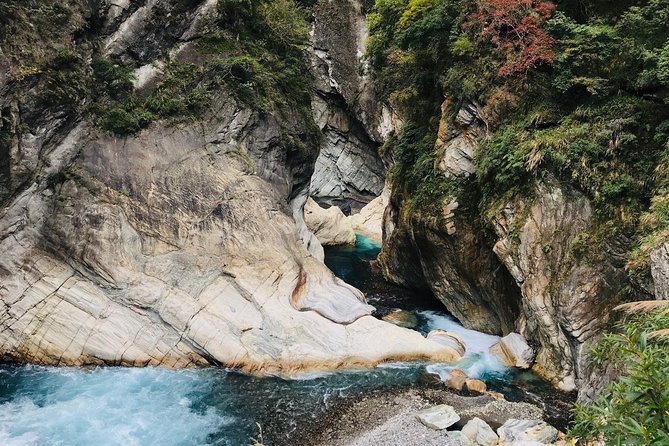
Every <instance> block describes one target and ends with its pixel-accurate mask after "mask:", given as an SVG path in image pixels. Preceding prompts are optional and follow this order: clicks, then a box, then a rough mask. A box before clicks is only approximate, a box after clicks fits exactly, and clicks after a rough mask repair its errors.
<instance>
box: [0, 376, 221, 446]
mask: <svg viewBox="0 0 669 446" xmlns="http://www.w3.org/2000/svg"><path fill="white" fill-rule="evenodd" d="M20 373H21V376H20V381H21V384H20V386H21V389H20V392H17V393H18V394H20V396H18V397H16V398H14V399H11V400H9V401H5V402H4V403H2V404H0V444H2V445H4V446H32V445H39V446H41V445H68V446H69V445H75V446H76V445H82V446H83V445H87V446H88V445H96V446H97V445H101V446H106V445H124V446H126V445H127V446H133V445H142V446H144V445H161V446H163V445H165V446H169V445H175V446H176V445H203V444H206V443H207V438H208V437H209V435H210V434H212V433H214V432H217V431H218V430H219V429H221V428H222V427H224V426H225V425H228V424H230V423H231V422H232V421H233V420H232V419H231V417H226V416H222V415H221V414H218V413H216V412H215V410H214V409H212V408H209V409H206V410H204V411H198V410H196V409H195V408H194V407H193V406H194V405H193V398H195V396H196V395H201V394H203V393H204V392H207V391H208V390H209V388H210V382H209V380H207V379H203V376H202V374H199V373H196V372H194V371H169V370H162V369H152V368H146V369H112V368H102V369H95V370H86V371H83V370H81V369H54V368H44V367H29V368H23V371H22V372H20ZM0 379H1V380H5V379H8V376H7V374H3V376H0ZM14 379H17V378H16V377H14Z"/></svg>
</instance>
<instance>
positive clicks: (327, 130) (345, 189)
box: [310, 0, 392, 198]
mask: <svg viewBox="0 0 669 446" xmlns="http://www.w3.org/2000/svg"><path fill="white" fill-rule="evenodd" d="M315 8H316V9H315V13H314V22H313V30H312V35H313V39H312V45H313V47H312V48H311V51H310V59H311V64H312V67H313V71H314V72H315V73H316V90H317V94H316V96H315V97H314V100H313V104H312V109H313V111H314V119H315V121H316V123H317V124H318V125H319V127H320V128H321V130H322V132H323V135H324V139H325V144H324V146H323V148H322V149H321V152H320V155H319V157H318V159H317V161H316V167H315V171H314V175H313V178H312V182H311V194H312V195H314V196H323V197H327V196H352V197H360V196H362V197H367V198H373V197H377V196H379V195H380V194H381V191H382V190H383V185H384V177H385V168H384V166H383V162H382V161H381V158H380V157H379V155H378V152H377V149H378V147H379V145H380V143H381V142H382V141H383V139H384V138H385V136H387V133H389V132H390V131H392V129H390V130H385V131H384V130H383V129H382V128H383V126H384V125H385V126H386V127H387V126H388V124H387V123H386V124H383V123H384V117H386V119H385V121H388V120H389V119H388V118H387V115H389V114H390V113H389V112H388V111H386V112H385V115H384V112H383V111H378V112H377V109H378V110H382V108H381V107H380V106H379V105H378V104H377V101H376V96H375V94H374V86H373V84H372V82H371V80H370V78H369V76H368V75H367V74H366V67H365V63H364V62H363V60H362V56H363V55H364V52H365V41H366V39H367V35H368V30H367V21H366V17H365V15H364V13H363V11H362V6H361V4H360V2H359V1H357V0H352V1H343V2H332V1H328V0H320V1H319V2H318V3H317V4H316V7H315ZM360 67H363V71H362V72H361V71H360Z"/></svg>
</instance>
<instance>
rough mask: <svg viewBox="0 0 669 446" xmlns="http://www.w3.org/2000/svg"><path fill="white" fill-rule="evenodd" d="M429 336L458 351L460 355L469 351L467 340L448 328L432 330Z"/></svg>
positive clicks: (432, 339) (430, 338)
mask: <svg viewBox="0 0 669 446" xmlns="http://www.w3.org/2000/svg"><path fill="white" fill-rule="evenodd" d="M427 338H428V339H429V340H431V341H434V342H436V343H438V344H441V345H443V346H446V347H448V348H450V349H451V350H453V351H455V352H457V354H458V355H459V356H460V357H462V356H464V355H465V352H466V351H467V346H466V345H465V341H464V340H463V339H462V338H461V337H460V336H458V335H457V334H455V333H451V332H449V331H446V330H432V331H431V332H429V333H428V334H427Z"/></svg>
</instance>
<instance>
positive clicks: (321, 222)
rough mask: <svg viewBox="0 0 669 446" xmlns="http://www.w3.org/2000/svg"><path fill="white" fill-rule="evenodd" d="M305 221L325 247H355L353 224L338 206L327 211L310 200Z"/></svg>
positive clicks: (306, 208) (305, 210)
mask: <svg viewBox="0 0 669 446" xmlns="http://www.w3.org/2000/svg"><path fill="white" fill-rule="evenodd" d="M304 221H305V222H306V224H307V227H308V228H309V230H310V231H311V232H313V233H314V235H315V236H316V238H317V239H318V241H319V242H321V244H322V245H323V246H338V245H355V232H353V228H352V227H351V222H350V221H349V220H347V219H346V216H345V215H344V213H343V212H342V211H341V209H339V208H338V207H337V206H331V207H329V208H327V209H325V208H322V207H321V206H320V205H319V204H318V203H316V202H315V201H314V200H313V199H312V198H309V199H308V200H307V203H306V204H305V206H304Z"/></svg>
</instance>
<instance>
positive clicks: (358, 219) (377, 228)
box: [349, 191, 388, 242]
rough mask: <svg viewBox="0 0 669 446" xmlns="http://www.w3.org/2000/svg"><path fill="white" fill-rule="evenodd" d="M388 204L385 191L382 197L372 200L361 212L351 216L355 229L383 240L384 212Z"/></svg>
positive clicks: (377, 239) (379, 240)
mask: <svg viewBox="0 0 669 446" xmlns="http://www.w3.org/2000/svg"><path fill="white" fill-rule="evenodd" d="M387 204H388V197H387V195H386V193H385V191H384V193H383V194H381V196H380V197H377V198H375V199H374V200H372V201H370V202H369V203H368V204H367V205H366V206H365V207H363V208H362V209H361V210H360V212H359V213H357V214H353V215H351V216H350V217H349V220H350V222H351V226H353V229H354V230H355V231H356V232H359V233H361V234H363V235H366V236H367V237H370V238H373V239H374V240H376V241H378V242H381V241H382V239H383V214H384V213H385V210H386V206H387Z"/></svg>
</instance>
